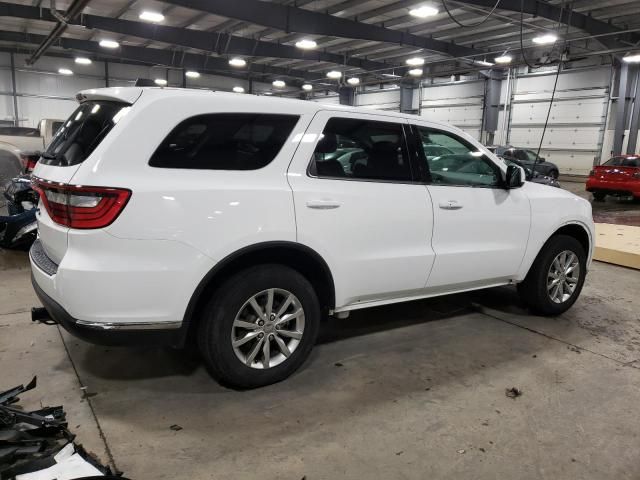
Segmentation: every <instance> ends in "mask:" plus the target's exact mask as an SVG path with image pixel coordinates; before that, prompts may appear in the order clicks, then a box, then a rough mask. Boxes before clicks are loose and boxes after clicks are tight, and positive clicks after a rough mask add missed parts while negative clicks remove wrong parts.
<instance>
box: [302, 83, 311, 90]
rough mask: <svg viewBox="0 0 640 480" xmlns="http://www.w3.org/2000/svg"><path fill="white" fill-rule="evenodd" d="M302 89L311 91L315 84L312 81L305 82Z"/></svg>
mask: <svg viewBox="0 0 640 480" xmlns="http://www.w3.org/2000/svg"><path fill="white" fill-rule="evenodd" d="M302 89H303V90H305V91H307V92H310V91H311V90H313V85H311V84H310V83H305V84H304V85H302Z"/></svg>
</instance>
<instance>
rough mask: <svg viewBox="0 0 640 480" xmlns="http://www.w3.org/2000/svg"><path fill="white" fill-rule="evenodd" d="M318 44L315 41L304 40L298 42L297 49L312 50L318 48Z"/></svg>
mask: <svg viewBox="0 0 640 480" xmlns="http://www.w3.org/2000/svg"><path fill="white" fill-rule="evenodd" d="M317 46H318V44H317V43H316V42H315V40H311V39H309V38H303V39H302V40H298V41H297V42H296V47H298V48H301V49H302V50H311V49H313V48H316V47H317Z"/></svg>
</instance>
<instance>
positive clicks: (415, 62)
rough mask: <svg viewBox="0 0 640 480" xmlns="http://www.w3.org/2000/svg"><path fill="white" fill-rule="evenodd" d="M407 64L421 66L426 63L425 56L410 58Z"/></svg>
mask: <svg viewBox="0 0 640 480" xmlns="http://www.w3.org/2000/svg"><path fill="white" fill-rule="evenodd" d="M406 64H407V65H409V66H411V67H419V66H421V65H424V58H420V57H413V58H408V59H407V61H406Z"/></svg>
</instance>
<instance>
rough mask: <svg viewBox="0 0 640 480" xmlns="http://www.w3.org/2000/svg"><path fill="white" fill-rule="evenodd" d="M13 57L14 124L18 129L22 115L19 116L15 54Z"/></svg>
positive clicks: (11, 55)
mask: <svg viewBox="0 0 640 480" xmlns="http://www.w3.org/2000/svg"><path fill="white" fill-rule="evenodd" d="M10 57H11V94H12V96H13V124H14V125H15V126H16V127H19V126H20V115H18V92H17V90H16V61H15V58H14V55H13V52H11V53H10Z"/></svg>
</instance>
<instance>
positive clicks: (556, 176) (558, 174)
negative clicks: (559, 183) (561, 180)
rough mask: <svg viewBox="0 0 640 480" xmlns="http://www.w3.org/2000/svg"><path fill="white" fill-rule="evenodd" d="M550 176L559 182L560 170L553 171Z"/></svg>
mask: <svg viewBox="0 0 640 480" xmlns="http://www.w3.org/2000/svg"><path fill="white" fill-rule="evenodd" d="M549 176H550V177H551V178H553V179H555V180H557V179H558V177H559V176H560V172H558V170H551V172H549Z"/></svg>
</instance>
